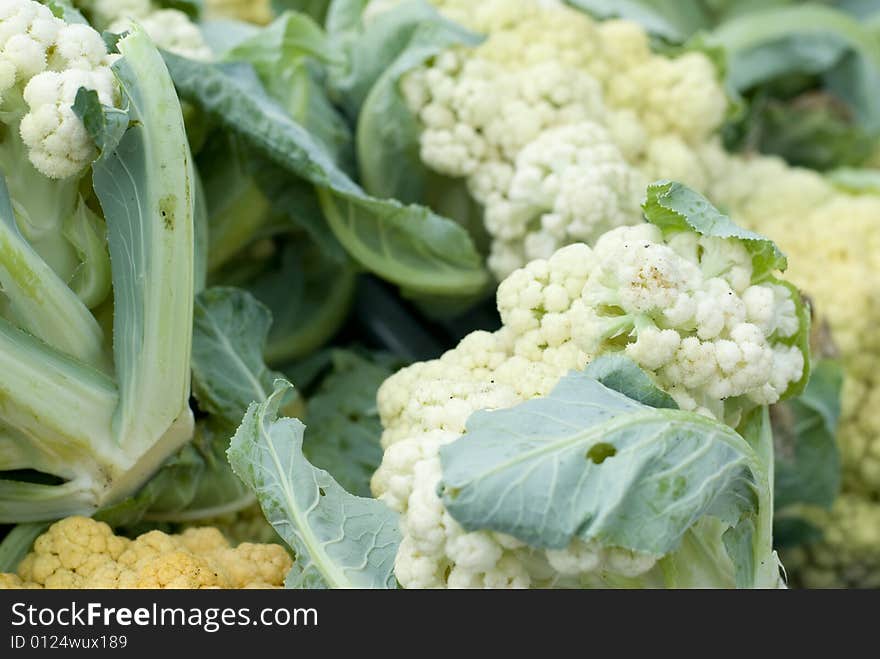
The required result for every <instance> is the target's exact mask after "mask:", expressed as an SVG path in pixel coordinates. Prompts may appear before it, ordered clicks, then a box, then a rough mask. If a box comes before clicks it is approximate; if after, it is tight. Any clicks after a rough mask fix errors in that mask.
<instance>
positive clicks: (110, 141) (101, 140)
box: [73, 87, 129, 157]
mask: <svg viewBox="0 0 880 659" xmlns="http://www.w3.org/2000/svg"><path fill="white" fill-rule="evenodd" d="M73 112H74V114H76V116H77V117H79V118H80V119H81V120H82V122H83V125H84V126H85V127H86V132H87V133H88V134H89V137H91V138H92V139H93V140H94V142H95V146H97V147H98V153H99V154H100V156H101V157H104V156H106V155H109V154H111V153H113V151H114V150H115V149H116V147H117V146H118V145H119V142H120V140H121V139H122V136H123V135H124V134H125V131H126V130H127V129H128V121H129V118H128V112H126V111H125V110H120V109H119V108H114V107H108V106H106V105H101V101H100V100H98V92H96V91H95V90H93V89H86V88H84V87H81V88H80V89H79V91H78V92H77V93H76V99H75V100H74V103H73Z"/></svg>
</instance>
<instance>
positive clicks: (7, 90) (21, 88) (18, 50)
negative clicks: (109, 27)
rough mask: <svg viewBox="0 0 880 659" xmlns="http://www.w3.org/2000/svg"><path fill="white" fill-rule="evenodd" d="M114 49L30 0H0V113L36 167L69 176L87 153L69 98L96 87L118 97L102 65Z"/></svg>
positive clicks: (91, 152) (104, 98) (103, 95)
mask: <svg viewBox="0 0 880 659" xmlns="http://www.w3.org/2000/svg"><path fill="white" fill-rule="evenodd" d="M116 57H117V56H114V55H110V54H109V53H108V52H107V47H106V45H105V44H104V40H103V39H102V38H101V35H100V34H98V33H97V32H96V31H95V30H93V29H92V28H90V27H89V26H87V25H73V24H67V23H65V22H64V21H63V20H61V19H59V18H57V17H55V16H54V14H52V12H51V11H50V10H49V9H48V8H47V7H45V6H43V5H41V4H40V3H38V2H32V1H31V0H5V1H4V2H2V3H0V101H2V105H0V114H2V117H3V121H4V123H6V124H7V125H10V126H11V127H14V130H20V133H21V139H22V141H23V142H24V144H25V146H26V147H27V149H28V151H29V157H30V160H31V162H32V163H33V165H34V167H36V168H37V170H38V171H40V172H41V173H42V174H43V175H45V176H47V177H49V178H53V179H65V178H69V177H72V176H75V175H76V174H78V173H80V172H81V171H82V170H83V169H84V168H85V167H86V166H87V165H88V164H89V163H90V162H91V160H92V159H93V158H94V157H95V155H96V154H95V147H94V144H93V142H92V140H91V138H90V137H89V135H88V133H87V132H86V130H85V127H84V126H83V124H82V121H81V120H80V119H79V118H78V117H77V116H76V115H75V113H74V112H73V108H72V106H73V102H74V100H75V99H76V95H77V92H78V91H79V90H80V89H88V90H93V91H95V92H97V94H98V97H99V99H100V100H101V102H102V103H104V104H105V105H109V106H113V105H116V104H117V103H118V100H119V99H118V88H117V84H116V81H115V78H114V77H113V73H112V71H111V69H110V66H111V65H112V63H113V61H114V60H115V58H116ZM19 121H20V126H15V124H16V123H17V122H19Z"/></svg>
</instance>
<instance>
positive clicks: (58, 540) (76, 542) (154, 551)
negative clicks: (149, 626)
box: [0, 517, 292, 588]
mask: <svg viewBox="0 0 880 659" xmlns="http://www.w3.org/2000/svg"><path fill="white" fill-rule="evenodd" d="M291 565H292V561H291V558H290V556H289V555H288V554H287V552H286V551H285V550H284V548H282V547H281V546H280V545H274V544H264V545H263V544H251V543H243V544H241V545H239V546H238V547H235V548H233V547H230V546H229V543H228V542H227V541H226V539H225V538H224V537H223V534H222V533H220V531H219V530H218V529H215V528H210V527H203V528H192V529H187V530H186V531H185V532H184V533H183V534H181V535H168V534H165V533H162V532H161V531H150V532H148V533H144V534H143V535H140V536H138V537H137V538H136V539H135V540H129V539H127V538H123V537H119V536H116V535H114V534H113V531H112V529H111V528H110V527H109V526H108V525H107V524H105V523H103V522H96V521H95V520H92V519H89V518H87V517H68V518H67V519H63V520H61V521H60V522H56V523H55V524H53V525H52V526H51V527H49V530H48V531H46V532H45V533H44V534H43V535H41V536H40V537H39V538H37V540H36V541H35V542H34V546H33V550H32V551H31V553H29V554H28V555H27V556H26V557H25V558H24V560H22V562H21V564H20V565H19V569H18V576H15V575H8V574H3V575H0V588H20V587H28V588H278V587H280V586H281V585H282V584H283V583H284V577H285V575H286V574H287V571H288V570H289V569H290V567H291Z"/></svg>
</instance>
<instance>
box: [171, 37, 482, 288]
mask: <svg viewBox="0 0 880 659" xmlns="http://www.w3.org/2000/svg"><path fill="white" fill-rule="evenodd" d="M166 61H167V62H168V64H169V68H170V69H171V71H172V75H173V76H174V79H175V83H176V84H177V87H178V90H179V91H180V93H181V95H182V96H183V97H184V98H186V99H187V100H189V101H191V102H193V103H196V104H197V105H199V106H200V107H202V109H203V110H205V112H207V113H208V114H209V115H211V116H212V117H214V119H216V120H217V121H218V122H219V123H220V124H221V125H223V126H225V127H226V128H227V129H228V130H230V131H232V132H234V133H236V134H239V135H241V136H242V137H243V138H244V139H245V140H246V141H247V142H248V143H249V144H251V146H253V147H254V148H255V149H256V150H257V151H259V152H260V153H262V154H263V155H265V156H267V157H268V158H269V159H271V160H272V161H273V162H275V163H276V164H278V165H279V166H281V167H283V168H285V169H286V170H287V171H288V172H290V173H291V175H293V176H297V177H301V178H303V179H305V180H307V181H309V182H310V183H312V184H313V185H315V186H316V187H317V189H318V190H319V196H320V200H321V206H322V209H323V211H324V214H325V216H326V217H327V220H328V222H329V224H330V227H331V228H332V229H333V232H334V233H335V234H336V237H337V238H338V239H339V241H340V242H341V243H342V245H343V246H344V247H345V248H346V249H347V250H348V252H349V253H350V254H351V255H352V256H353V257H354V258H355V259H356V260H357V261H359V262H360V263H362V264H363V265H364V266H365V267H367V268H368V269H369V270H371V271H372V272H374V273H376V274H377V275H379V276H380V277H383V278H384V279H387V280H389V281H391V282H393V283H395V284H397V285H401V286H407V287H408V288H410V289H414V290H418V291H422V292H425V293H436V294H447V295H453V296H455V295H467V294H470V293H473V292H475V291H478V290H480V289H482V288H483V287H484V286H485V285H487V283H488V281H489V278H488V274H487V273H486V271H485V270H484V268H483V265H482V259H481V257H480V255H479V254H478V253H477V251H476V250H475V248H474V246H473V243H472V241H471V239H470V237H469V236H468V234H467V232H466V231H464V230H463V229H462V228H461V227H460V226H458V225H457V224H455V223H454V222H452V221H450V220H448V219H445V218H442V217H439V216H437V215H435V214H434V213H432V212H431V211H429V210H428V209H426V208H422V207H419V206H406V205H404V204H401V203H400V202H397V201H396V200H393V199H387V200H380V199H375V198H373V197H370V196H369V195H367V194H366V193H365V192H364V191H363V190H362V189H361V188H360V187H359V186H358V185H357V184H355V183H354V182H353V181H352V180H351V179H350V178H349V177H348V176H347V175H346V174H345V173H344V172H343V171H342V170H340V169H339V168H338V167H336V165H335V164H334V163H333V159H332V157H331V155H330V154H328V152H327V151H326V149H325V148H324V147H323V146H322V145H321V143H320V142H319V141H317V140H316V139H314V138H313V137H312V136H311V135H310V134H309V133H308V131H306V130H305V129H304V128H303V127H302V126H301V125H299V124H298V123H297V122H295V121H294V120H293V119H291V118H290V116H288V115H287V113H286V112H285V111H284V110H283V109H282V108H281V107H279V106H278V104H277V103H275V102H274V101H272V100H271V99H270V98H268V97H267V96H266V94H265V92H264V91H263V90H262V88H261V86H260V84H259V81H257V80H256V77H255V74H254V72H253V69H251V68H250V67H247V66H245V65H241V64H236V65H215V64H206V63H203V62H194V61H191V60H186V59H184V58H180V57H177V56H174V55H171V54H166Z"/></svg>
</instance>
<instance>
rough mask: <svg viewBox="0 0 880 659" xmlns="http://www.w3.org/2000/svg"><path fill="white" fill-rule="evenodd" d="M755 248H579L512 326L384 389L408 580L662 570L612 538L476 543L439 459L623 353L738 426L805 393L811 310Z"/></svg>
mask: <svg viewBox="0 0 880 659" xmlns="http://www.w3.org/2000/svg"><path fill="white" fill-rule="evenodd" d="M652 187H653V186H652ZM673 187H674V186H673ZM728 235H731V234H728ZM752 235H754V234H752ZM748 244H750V243H749V240H742V239H739V238H736V237H727V238H722V237H718V236H710V235H701V234H700V233H699V232H697V231H689V230H672V231H669V230H663V229H661V228H660V226H655V225H652V224H642V225H637V226H632V227H629V226H627V227H619V228H616V229H613V230H611V231H609V232H607V233H606V234H604V235H603V236H602V237H601V238H599V240H598V241H597V242H596V245H595V247H594V248H591V247H589V246H588V245H585V244H574V245H569V246H567V247H564V248H562V249H560V250H559V251H557V252H556V253H555V254H553V255H552V256H551V257H550V258H549V259H539V260H536V261H533V262H531V263H529V264H528V265H527V266H526V267H525V268H522V269H519V270H517V271H515V272H514V273H513V274H512V275H510V276H509V277H508V278H507V279H505V280H504V281H503V282H502V283H501V284H500V286H499V288H498V294H497V302H498V310H499V312H500V314H501V318H502V322H503V327H502V328H501V329H500V330H498V331H497V332H494V333H490V332H485V331H478V332H474V333H472V334H470V335H469V336H467V337H466V338H465V339H463V340H462V342H461V343H460V344H459V345H458V347H456V348H455V349H453V350H450V351H449V352H447V353H445V354H444V355H443V356H442V357H441V358H440V359H437V360H433V361H428V362H422V363H417V364H414V365H412V366H410V367H408V368H405V369H403V370H402V371H400V372H398V373H397V374H396V375H394V376H392V377H391V378H389V379H388V380H387V381H386V382H385V383H384V384H383V385H382V387H381V388H380V389H379V392H378V406H379V413H380V416H381V420H382V424H383V428H384V431H383V435H382V445H383V448H384V449H385V453H384V457H383V461H382V464H381V466H380V468H379V469H378V470H377V472H376V473H375V475H374V477H373V480H372V489H373V493H374V494H375V495H376V496H377V497H379V498H380V499H382V500H383V501H385V502H386V503H387V504H388V505H389V506H390V507H391V508H393V509H394V510H397V511H399V512H400V513H401V520H402V522H401V524H402V530H403V536H404V537H403V541H402V543H401V546H400V550H399V552H398V555H397V562H396V564H395V571H396V574H397V578H398V580H399V581H400V583H401V584H402V585H403V586H404V587H407V588H426V587H530V586H553V585H556V586H559V585H579V586H584V585H603V584H604V585H609V584H614V583H617V582H618V580H620V579H627V578H633V577H635V576H638V575H644V574H646V573H648V572H650V571H651V569H652V568H653V567H654V565H655V562H656V560H657V558H658V557H654V556H646V555H640V554H635V553H633V552H631V551H628V550H625V549H622V548H615V547H604V546H602V545H600V544H599V543H597V542H583V541H575V542H574V543H573V544H572V545H571V546H570V547H569V548H567V549H565V550H550V551H545V550H537V549H534V548H531V547H528V546H526V545H524V544H523V543H522V542H519V541H518V540H515V539H513V538H510V537H506V536H503V535H499V534H497V533H493V532H488V531H475V532H465V531H464V530H463V529H462V528H461V526H459V525H458V523H457V522H456V521H455V520H454V519H453V518H452V517H451V516H450V514H449V513H448V511H446V510H445V508H444V505H443V503H442V500H441V499H440V497H439V496H438V493H437V485H438V483H439V481H440V478H441V463H440V457H439V451H440V448H441V447H442V446H444V445H445V444H448V443H450V442H452V441H455V440H456V439H458V438H459V437H460V436H462V434H463V433H465V432H466V427H465V424H466V421H467V419H468V418H469V417H470V415H471V414H473V413H474V412H476V411H477V410H483V409H490V410H492V409H502V408H508V407H512V406H514V405H516V404H517V403H519V402H521V401H524V400H527V399H530V398H536V397H542V396H546V395H547V394H548V393H549V392H550V390H551V389H552V388H553V387H554V386H555V385H556V384H557V383H558V382H559V380H560V379H561V378H562V377H563V376H564V375H565V374H566V373H568V372H569V371H571V370H573V369H582V368H584V367H585V366H586V365H587V364H588V363H590V362H591V361H592V360H593V359H595V358H596V357H598V356H600V355H605V354H610V353H624V354H626V355H628V356H629V357H631V358H632V359H633V360H634V361H635V362H636V363H638V364H639V365H640V366H641V367H642V368H643V369H644V370H645V371H646V372H647V373H649V374H650V376H651V377H652V379H653V380H654V382H655V384H656V385H657V386H659V387H660V388H661V389H663V390H665V391H666V392H667V393H668V394H670V395H671V396H672V397H673V398H674V399H675V401H676V402H677V403H678V405H679V406H680V407H681V408H682V409H684V410H690V411H696V412H699V413H702V414H705V415H708V416H713V417H715V418H717V419H719V420H723V421H727V422H728V423H730V424H731V425H733V426H736V425H737V423H738V422H739V418H740V414H741V413H742V412H743V410H745V409H747V408H749V407H753V406H756V405H766V404H770V403H773V402H776V401H777V400H779V399H780V398H781V397H784V396H787V395H789V394H791V393H792V392H794V391H796V389H797V388H798V387H799V386H800V385H801V384H802V383H803V380H804V379H805V374H806V368H807V365H806V363H805V359H804V351H803V349H802V347H801V346H802V344H801V341H802V339H803V333H804V331H805V330H804V328H805V326H806V324H807V323H806V321H805V320H804V318H803V309H802V306H801V302H800V301H799V299H798V296H797V293H796V292H794V291H793V289H792V288H791V287H789V286H787V285H785V284H783V283H782V282H781V281H779V280H776V279H775V278H773V277H767V276H766V273H764V274H763V275H762V274H761V273H760V272H759V269H758V268H757V267H756V266H755V265H754V264H755V263H756V261H753V256H754V252H750V249H749V247H748ZM465 436H466V435H465Z"/></svg>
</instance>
